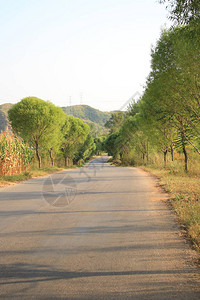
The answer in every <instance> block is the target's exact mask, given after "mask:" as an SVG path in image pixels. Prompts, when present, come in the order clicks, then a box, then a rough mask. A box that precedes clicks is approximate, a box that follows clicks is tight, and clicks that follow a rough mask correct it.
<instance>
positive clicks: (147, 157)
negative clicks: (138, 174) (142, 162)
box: [147, 140, 149, 161]
mask: <svg viewBox="0 0 200 300" xmlns="http://www.w3.org/2000/svg"><path fill="white" fill-rule="evenodd" d="M147 161H149V141H148V140H147Z"/></svg>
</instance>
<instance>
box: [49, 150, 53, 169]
mask: <svg viewBox="0 0 200 300" xmlns="http://www.w3.org/2000/svg"><path fill="white" fill-rule="evenodd" d="M52 150H53V148H50V150H49V156H50V159H51V165H52V167H53V166H54V159H53V156H52Z"/></svg>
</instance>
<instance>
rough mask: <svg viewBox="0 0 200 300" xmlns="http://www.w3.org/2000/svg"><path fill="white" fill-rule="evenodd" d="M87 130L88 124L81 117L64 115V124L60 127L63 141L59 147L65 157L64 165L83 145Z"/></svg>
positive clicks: (88, 130) (88, 129)
mask: <svg viewBox="0 0 200 300" xmlns="http://www.w3.org/2000/svg"><path fill="white" fill-rule="evenodd" d="M89 132H90V127H89V125H88V124H86V123H84V122H83V121H82V120H81V119H79V118H75V117H73V116H66V118H65V124H64V125H63V127H62V134H63V141H62V148H61V150H62V153H63V156H64V159H65V166H68V164H69V162H70V161H72V160H73V158H74V157H75V154H76V153H77V152H78V151H79V149H80V147H81V146H83V144H84V142H85V140H86V139H87V136H88V134H89Z"/></svg>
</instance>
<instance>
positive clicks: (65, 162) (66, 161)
mask: <svg viewBox="0 0 200 300" xmlns="http://www.w3.org/2000/svg"><path fill="white" fill-rule="evenodd" d="M65 167H67V157H65Z"/></svg>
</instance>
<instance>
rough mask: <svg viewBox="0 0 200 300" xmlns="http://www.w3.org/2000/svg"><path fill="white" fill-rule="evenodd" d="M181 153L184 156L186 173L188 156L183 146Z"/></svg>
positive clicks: (186, 170)
mask: <svg viewBox="0 0 200 300" xmlns="http://www.w3.org/2000/svg"><path fill="white" fill-rule="evenodd" d="M183 153H184V156H185V172H188V155H187V151H186V148H185V146H183Z"/></svg>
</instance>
